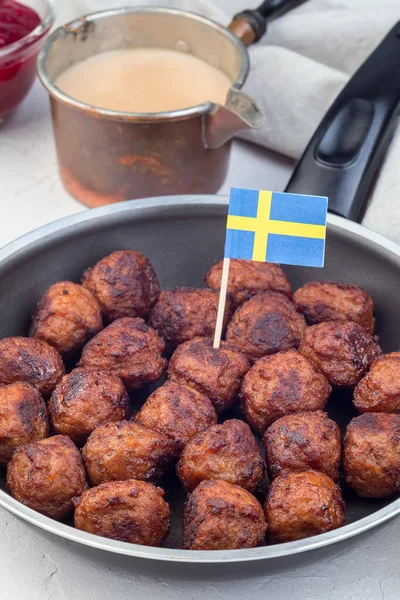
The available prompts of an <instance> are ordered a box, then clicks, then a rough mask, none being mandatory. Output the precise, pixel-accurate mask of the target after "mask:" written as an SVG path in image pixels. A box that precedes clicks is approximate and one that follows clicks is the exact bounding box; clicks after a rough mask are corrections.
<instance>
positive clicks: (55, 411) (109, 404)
mask: <svg viewBox="0 0 400 600" xmlns="http://www.w3.org/2000/svg"><path fill="white" fill-rule="evenodd" d="M49 416H50V420H51V424H52V427H53V429H54V431H55V432H56V433H61V434H63V435H68V436H69V437H70V438H71V439H72V440H73V441H74V442H75V443H76V444H78V445H80V444H82V443H83V442H85V440H86V438H87V437H88V436H89V435H90V434H91V433H92V431H93V430H94V429H95V428H96V427H98V426H99V425H103V423H107V422H109V421H122V420H123V419H126V418H127V417H128V416H129V396H128V394H127V392H126V390H125V388H124V384H123V383H122V381H121V379H120V378H119V377H115V375H112V373H108V372H107V371H100V370H96V369H83V368H81V369H75V370H74V371H72V373H70V374H69V375H65V377H63V378H62V380H61V383H59V384H58V386H57V387H56V389H55V390H54V392H53V394H52V396H51V399H50V402H49Z"/></svg>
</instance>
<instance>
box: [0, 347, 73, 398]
mask: <svg viewBox="0 0 400 600" xmlns="http://www.w3.org/2000/svg"><path fill="white" fill-rule="evenodd" d="M64 374H65V367H64V363H63V361H62V358H61V356H60V354H59V353H58V351H57V350H56V349H55V348H53V346H50V345H49V344H47V342H43V341H42V340H36V339H34V338H25V337H11V338H4V339H2V340H0V384H7V383H14V382H16V381H25V382H26V383H30V384H31V385H33V386H34V387H37V388H38V390H39V392H40V393H41V394H43V396H44V397H45V398H47V397H48V396H50V394H51V393H52V391H53V390H54V388H55V387H56V385H57V384H58V383H59V382H60V380H61V378H62V376H63V375H64Z"/></svg>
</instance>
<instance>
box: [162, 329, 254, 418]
mask: <svg viewBox="0 0 400 600" xmlns="http://www.w3.org/2000/svg"><path fill="white" fill-rule="evenodd" d="M249 368H250V364H249V361H248V360H247V358H246V357H245V356H244V354H241V353H240V352H238V351H237V350H234V349H233V348H230V347H229V345H228V344H227V343H226V342H221V345H220V347H219V348H213V342H212V340H211V339H209V338H195V339H193V340H190V341H188V342H185V343H184V344H182V345H181V346H178V348H177V349H176V350H175V352H174V354H173V355H172V358H171V360H170V362H169V366H168V378H169V379H170V380H172V381H176V382H178V383H182V384H183V385H187V386H189V387H191V388H193V389H195V390H198V391H199V392H202V393H203V394H205V395H206V396H207V397H208V398H210V400H211V402H212V403H213V405H214V407H215V410H216V411H217V413H222V412H224V411H225V410H227V409H228V408H230V407H231V406H232V405H233V403H234V402H235V400H236V397H237V394H238V392H239V390H240V385H241V383H242V379H243V376H244V375H245V374H246V373H247V371H248V370H249Z"/></svg>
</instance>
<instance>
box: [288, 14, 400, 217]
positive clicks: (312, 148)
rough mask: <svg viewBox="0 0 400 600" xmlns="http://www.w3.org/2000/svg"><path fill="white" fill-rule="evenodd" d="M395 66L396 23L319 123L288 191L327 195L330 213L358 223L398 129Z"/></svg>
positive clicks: (399, 41) (399, 60) (399, 55)
mask: <svg viewBox="0 0 400 600" xmlns="http://www.w3.org/2000/svg"><path fill="white" fill-rule="evenodd" d="M399 65H400V21H399V22H398V23H397V24H396V25H395V26H394V27H393V29H392V30H391V31H390V32H389V33H388V35H387V36H386V37H385V38H384V39H383V41H382V42H381V43H380V45H379V46H378V47H377V48H376V50H374V52H373V53H372V54H371V55H370V56H369V58H367V60H366V61H365V62H364V63H363V64H362V65H361V67H360V68H359V69H358V71H357V72H356V73H355V75H353V77H352V78H351V79H350V81H349V82H348V84H347V85H346V86H345V88H344V89H343V90H342V91H341V92H340V94H339V96H338V97H337V98H336V100H335V101H334V103H333V104H332V106H331V107H330V109H329V110H328V112H327V114H326V115H325V117H324V118H323V119H322V121H321V123H320V125H319V126H318V128H317V130H316V132H315V133H314V135H313V137H312V138H311V141H310V143H309V144H308V146H307V148H306V150H305V151H304V153H303V156H302V157H301V158H300V161H299V163H298V164H297V167H296V169H295V171H294V173H293V175H292V177H291V179H290V181H289V183H288V185H287V187H286V191H287V192H294V193H300V194H301V193H302V194H315V195H320V196H328V198H329V211H330V212H332V213H335V214H337V215H340V216H342V217H345V218H346V219H351V220H353V221H358V222H360V221H361V219H362V217H363V215H364V212H365V209H366V205H367V200H368V192H369V190H370V189H371V186H372V184H373V182H374V180H375V177H376V175H377V173H378V170H379V167H380V166H381V163H382V161H383V158H384V154H385V151H386V149H387V147H388V145H389V143H390V141H391V138H392V136H393V133H394V130H395V128H396V126H397V117H398V113H399V109H400V68H399ZM299 118H300V119H301V115H299Z"/></svg>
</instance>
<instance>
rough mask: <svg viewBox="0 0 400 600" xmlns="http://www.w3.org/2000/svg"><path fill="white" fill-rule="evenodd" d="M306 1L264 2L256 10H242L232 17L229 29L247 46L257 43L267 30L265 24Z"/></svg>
mask: <svg viewBox="0 0 400 600" xmlns="http://www.w3.org/2000/svg"><path fill="white" fill-rule="evenodd" d="M304 2H307V0H265V2H263V3H262V4H261V5H260V6H259V7H258V8H255V9H249V10H244V11H242V12H240V13H239V14H237V15H235V16H234V17H233V20H232V23H231V24H230V25H229V29H230V30H231V31H232V32H233V33H235V34H236V35H237V36H238V37H239V38H240V39H241V40H242V42H243V43H244V44H245V45H246V46H249V45H250V44H254V42H258V40H260V39H261V38H262V37H263V35H264V34H265V32H266V30H267V24H268V23H269V22H270V21H273V20H274V19H277V18H278V17H281V16H282V15H284V14H285V13H287V12H289V10H292V9H293V8H297V7H298V6H300V5H301V4H304Z"/></svg>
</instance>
